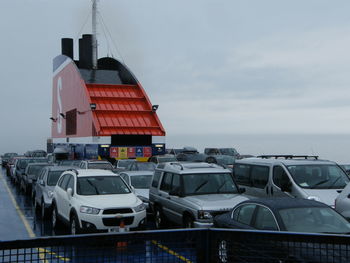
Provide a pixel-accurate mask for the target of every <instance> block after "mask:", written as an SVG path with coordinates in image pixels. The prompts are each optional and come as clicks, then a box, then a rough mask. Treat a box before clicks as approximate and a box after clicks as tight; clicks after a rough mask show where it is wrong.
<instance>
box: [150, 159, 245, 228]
mask: <svg viewBox="0 0 350 263" xmlns="http://www.w3.org/2000/svg"><path fill="white" fill-rule="evenodd" d="M243 191H244V190H243V189H239V188H238V186H237V185H236V183H235V181H234V178H233V176H232V174H231V171H230V170H228V169H225V168H223V167H221V166H218V165H216V164H208V163H180V162H171V163H161V164H158V166H157V168H156V170H155V173H154V176H153V180H152V184H151V187H150V194H149V197H150V206H151V209H152V211H153V213H154V216H155V223H156V227H157V228H161V227H163V226H164V225H165V223H166V221H170V222H171V223H174V224H177V225H181V226H184V227H210V226H212V224H213V217H214V216H216V215H218V214H222V213H225V212H227V211H228V210H230V209H231V208H232V206H233V205H236V204H238V203H240V202H242V201H245V200H247V199H248V198H247V197H245V196H243V195H242V192H243Z"/></svg>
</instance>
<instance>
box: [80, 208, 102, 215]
mask: <svg viewBox="0 0 350 263" xmlns="http://www.w3.org/2000/svg"><path fill="white" fill-rule="evenodd" d="M99 212H100V209H98V208H94V207H89V206H81V207H80V213H86V214H93V215H97V214H98V213H99Z"/></svg>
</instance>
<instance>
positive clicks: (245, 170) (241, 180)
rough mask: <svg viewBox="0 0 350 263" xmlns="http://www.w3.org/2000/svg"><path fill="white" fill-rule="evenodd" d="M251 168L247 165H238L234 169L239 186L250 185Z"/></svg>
mask: <svg viewBox="0 0 350 263" xmlns="http://www.w3.org/2000/svg"><path fill="white" fill-rule="evenodd" d="M249 172H250V166H249V165H246V164H237V165H235V168H234V174H235V177H236V179H237V183H238V184H242V185H250V179H249Z"/></svg>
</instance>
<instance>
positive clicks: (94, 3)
mask: <svg viewBox="0 0 350 263" xmlns="http://www.w3.org/2000/svg"><path fill="white" fill-rule="evenodd" d="M96 16H97V0H92V68H93V69H97V38H96V34H97V20H96Z"/></svg>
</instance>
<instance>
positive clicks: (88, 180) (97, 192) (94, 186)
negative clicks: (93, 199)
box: [86, 179, 100, 195]
mask: <svg viewBox="0 0 350 263" xmlns="http://www.w3.org/2000/svg"><path fill="white" fill-rule="evenodd" d="M86 181H87V182H88V183H89V184H90V185H91V186H92V187H93V188H95V191H96V194H98V195H99V194H100V192H99V191H98V190H97V187H96V185H94V184H93V183H91V182H90V179H87V180H86Z"/></svg>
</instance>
